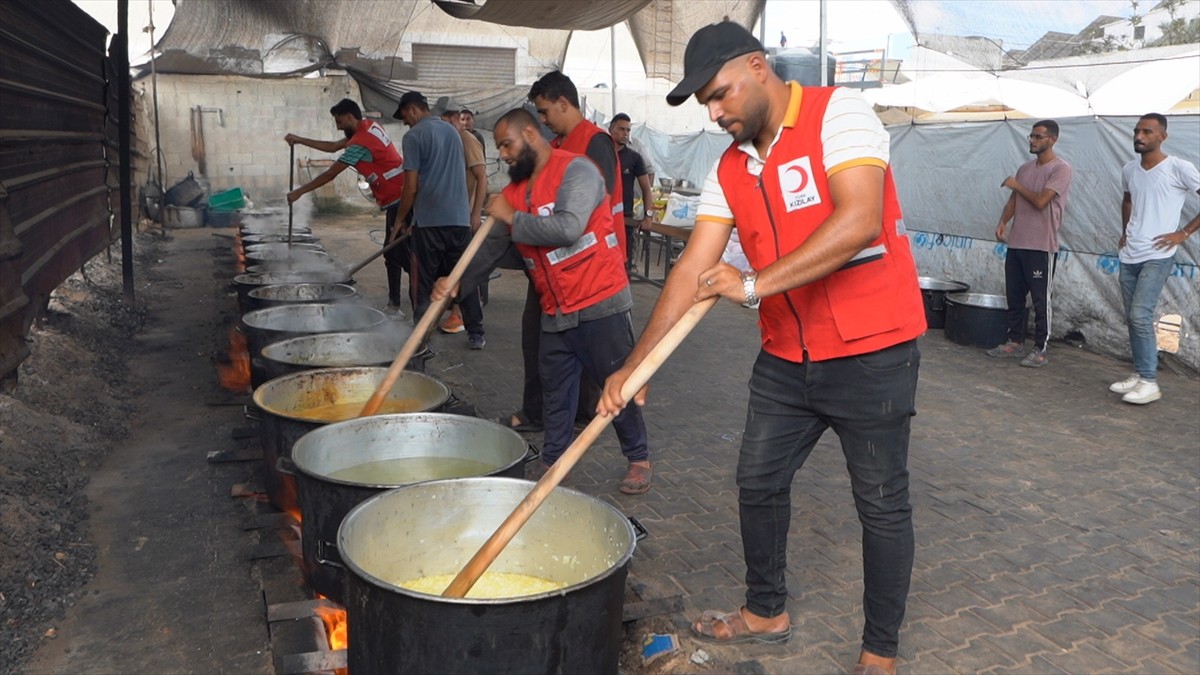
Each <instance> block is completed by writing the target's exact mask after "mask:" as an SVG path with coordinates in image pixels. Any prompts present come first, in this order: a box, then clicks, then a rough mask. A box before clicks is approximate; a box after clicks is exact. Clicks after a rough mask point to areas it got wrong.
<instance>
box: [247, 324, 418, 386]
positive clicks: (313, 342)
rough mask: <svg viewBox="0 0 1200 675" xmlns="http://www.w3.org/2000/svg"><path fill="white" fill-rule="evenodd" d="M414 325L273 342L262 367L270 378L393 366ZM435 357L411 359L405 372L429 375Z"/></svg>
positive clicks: (263, 355) (264, 352)
mask: <svg viewBox="0 0 1200 675" xmlns="http://www.w3.org/2000/svg"><path fill="white" fill-rule="evenodd" d="M411 332H412V326H409V325H408V324H405V323H399V322H390V323H389V324H388V325H386V326H383V327H381V328H380V329H379V330H374V331H370V332H360V333H321V334H319V335H305V336H302V337H294V338H289V339H287V340H280V341H279V342H273V343H271V344H269V345H267V346H266V347H264V348H263V351H262V365H263V369H264V370H265V371H266V374H267V379H275V378H276V377H282V376H284V375H288V374H291V373H298V372H300V371H302V370H311V369H313V368H348V367H351V366H383V367H387V366H390V365H391V364H392V361H394V360H395V359H396V356H398V355H399V354H400V349H401V348H402V347H404V341H405V340H407V339H408V336H409V334H410V333H411ZM432 355H433V352H431V351H430V350H429V349H425V350H424V351H421V352H419V353H417V354H415V355H413V357H412V358H411V359H409V361H408V364H407V365H405V367H404V369H405V370H408V371H412V372H414V373H423V372H425V361H427V360H429V358H430V357H431V356H432Z"/></svg>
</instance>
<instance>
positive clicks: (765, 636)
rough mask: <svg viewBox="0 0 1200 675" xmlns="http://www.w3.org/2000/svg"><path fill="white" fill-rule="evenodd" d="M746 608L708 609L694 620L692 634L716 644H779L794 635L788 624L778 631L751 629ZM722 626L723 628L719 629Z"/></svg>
mask: <svg viewBox="0 0 1200 675" xmlns="http://www.w3.org/2000/svg"><path fill="white" fill-rule="evenodd" d="M744 609H745V608H741V609H738V610H737V611H736V612H728V613H724V612H718V611H715V610H711V609H710V610H708V611H706V612H704V613H703V614H701V615H700V618H699V619H697V620H696V621H694V622H692V635H694V636H696V637H697V638H699V639H701V640H704V641H705V642H712V643H714V644H723V645H731V644H739V643H743V642H761V643H765V644H779V643H783V642H787V641H788V640H789V639H790V638H791V637H792V627H791V626H788V627H787V630H783V631H779V632H777V633H754V632H752V631H751V630H750V626H747V625H746V618H745V617H744V616H743V615H742V612H743V611H744ZM718 626H722V627H723V629H720V630H719V629H718Z"/></svg>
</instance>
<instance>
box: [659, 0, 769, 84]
mask: <svg viewBox="0 0 1200 675" xmlns="http://www.w3.org/2000/svg"><path fill="white" fill-rule="evenodd" d="M761 51H763V46H762V43H761V42H759V41H758V39H757V38H755V37H754V36H753V35H751V34H750V31H748V30H746V29H745V27H743V26H742V25H741V24H738V23H734V22H732V21H722V22H721V23H714V24H709V25H707V26H705V27H704V28H701V29H700V30H698V31H696V33H695V34H694V35H692V39H690V40H688V43H687V49H685V50H684V51H683V79H682V80H680V81H679V84H678V85H676V86H675V88H674V89H672V90H671V93H669V94H667V105H679V104H681V103H683V102H684V101H686V100H688V98H690V97H691V95H692V94H694V93H696V90H698V89H700V88H701V87H703V86H704V85H706V84H708V81H709V80H711V79H712V78H713V76H714V75H716V74H717V71H718V70H720V69H721V67H722V66H724V65H725V64H726V63H727V62H728V61H729V59H732V58H735V57H738V56H741V55H743V54H749V53H750V52H761Z"/></svg>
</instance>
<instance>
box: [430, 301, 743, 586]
mask: <svg viewBox="0 0 1200 675" xmlns="http://www.w3.org/2000/svg"><path fill="white" fill-rule="evenodd" d="M718 299H719V297H713V298H709V299H708V300H704V301H702V302H698V303H696V304H695V305H692V308H691V309H689V310H688V311H687V313H685V314H684V315H683V316H682V317H681V318H680V319H679V321H678V322H677V323H676V324H675V325H674V326H672V327H671V330H669V331H667V334H666V335H664V336H663V338H662V340H659V342H658V344H656V345H654V349H652V350H650V353H649V354H647V355H646V358H644V359H642V362H641V363H639V364H638V367H637V368H635V369H634V371H633V372H632V373H631V374H630V375H629V379H627V380H625V384H624V385H623V386H622V387H621V398H623V399H625V400H626V401H629V404H630V405H636V404H634V403H633V397H634V395H635V394H637V393H638V392H639V391H641V389H642V387H644V386H646V383H647V382H649V381H650V378H651V377H653V376H654V373H656V372H658V369H659V367H661V366H662V364H663V363H664V362H665V361H666V360H667V357H669V356H670V355H671V353H672V352H674V351H675V348H676V347H678V346H679V343H681V342H683V339H684V338H685V337H687V335H688V333H690V332H691V331H692V329H693V328H695V327H696V324H697V323H699V322H700V319H702V318H704V315H705V314H707V313H708V310H710V309H712V308H713V305H715V304H717V300H718ZM612 419H613V418H612V417H608V416H604V415H596V416H595V417H594V418H592V421H591V423H590V424H588V425H587V427H586V428H584V430H583V432H582V433H580V434H579V436H577V437H576V438H575V442H574V443H572V444H571V447H569V448H567V450H566V452H564V453H563V455H562V457H559V458H558V461H556V462H554V465H553V466H551V467H550V468H549V470H547V471H546V475H544V476H542V478H541V480H539V481H538V482H537V485H534V486H533V489H532V490H530V491H529V494H528V495H526V496H525V498H524V499H522V500H521V503H520V504H517V508H515V509H513V512H512V513H511V514H509V516H508V518H506V519H505V520H504V522H503V523H501V524H500V527H498V528H496V531H495V532H494V533H492V536H491V537H489V538H488V540H487V541H486V542H484V544H483V546H481V547H480V548H479V551H478V552H477V553H475V555H474V557H472V558H471V560H470V561H468V562H467V564H466V566H465V567H463V569H462V571H461V572H459V573H458V576H456V577H454V581H451V582H450V585H449V586H447V587H446V590H445V591H443V592H442V597H444V598H461V597H463V596H465V595H466V594H467V592H468V591H470V590H471V587H472V586H474V585H475V582H476V581H479V577H481V576H483V573H484V572H486V571H487V568H488V567H490V566H491V564H492V563H493V562H495V560H496V557H497V556H499V555H500V553H501V552H502V551H503V550H504V547H505V546H508V542H510V541H512V538H513V537H514V536H516V534H517V532H519V531H520V529H521V528H522V527H523V526H524V525H525V523H526V522H528V521H529V519H530V518H531V517H532V516H533V513H534V512H535V511H537V510H538V508H539V507H540V506H541V505H542V502H544V501H546V497H549V496H550V493H551V492H553V491H554V488H555V487H557V486H558V484H559V483H560V482H562V479H563V477H564V476H566V475H567V472H569V471H570V470H571V469H572V468H573V467H574V466H575V463H576V462H578V461H579V458H580V457H583V453H584V452H585V451H586V450H587V449H588V448H589V447H591V445H592V443H594V442H595V441H596V438H597V437H599V436H600V433H601V432H603V431H604V428H605V427H607V426H608V425H609V423H611V422H612Z"/></svg>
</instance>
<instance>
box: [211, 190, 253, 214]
mask: <svg viewBox="0 0 1200 675" xmlns="http://www.w3.org/2000/svg"><path fill="white" fill-rule="evenodd" d="M244 206H246V193H245V192H242V188H240V187H236V188H233V189H232V190H226V191H224V192H218V193H217V194H215V195H212V196H211V197H209V198H208V208H210V209H212V210H214V211H237V210H238V209H240V208H242V207H244Z"/></svg>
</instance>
